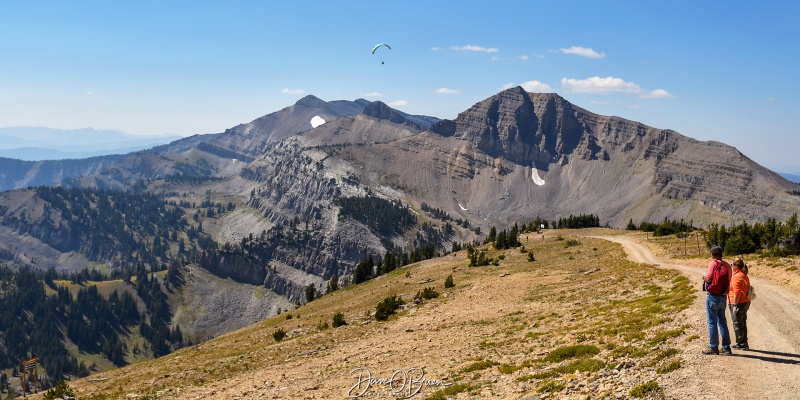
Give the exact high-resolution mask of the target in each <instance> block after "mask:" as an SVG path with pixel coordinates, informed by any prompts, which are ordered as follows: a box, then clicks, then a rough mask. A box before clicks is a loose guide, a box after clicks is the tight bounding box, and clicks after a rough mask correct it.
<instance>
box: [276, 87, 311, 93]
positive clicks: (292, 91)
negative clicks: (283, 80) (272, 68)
mask: <svg viewBox="0 0 800 400" xmlns="http://www.w3.org/2000/svg"><path fill="white" fill-rule="evenodd" d="M303 92H305V90H303V89H289V88H283V90H281V93H286V94H302V93H303Z"/></svg>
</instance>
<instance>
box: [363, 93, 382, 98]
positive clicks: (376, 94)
mask: <svg viewBox="0 0 800 400" xmlns="http://www.w3.org/2000/svg"><path fill="white" fill-rule="evenodd" d="M364 97H367V98H369V97H383V93H378V92H369V93H364Z"/></svg>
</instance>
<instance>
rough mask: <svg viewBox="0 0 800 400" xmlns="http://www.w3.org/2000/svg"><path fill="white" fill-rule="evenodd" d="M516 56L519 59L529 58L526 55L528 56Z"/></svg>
mask: <svg viewBox="0 0 800 400" xmlns="http://www.w3.org/2000/svg"><path fill="white" fill-rule="evenodd" d="M518 58H519V59H520V60H527V59H529V58H530V57H528V56H519V57H518Z"/></svg>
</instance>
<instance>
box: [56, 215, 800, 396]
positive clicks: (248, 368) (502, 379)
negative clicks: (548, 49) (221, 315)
mask: <svg viewBox="0 0 800 400" xmlns="http://www.w3.org/2000/svg"><path fill="white" fill-rule="evenodd" d="M619 233H620V232H618V231H611V230H592V231H580V232H578V231H561V232H551V233H547V234H546V235H545V237H544V239H542V237H541V236H540V235H530V236H528V237H526V238H524V239H523V244H524V245H525V247H526V249H527V250H528V251H531V252H533V254H535V258H536V261H534V262H530V261H528V256H527V253H524V252H522V251H520V249H519V248H517V249H509V250H488V251H487V256H489V257H491V258H494V259H499V258H500V256H503V259H502V260H500V261H499V266H486V267H477V268H476V267H469V266H468V264H469V263H468V260H467V259H466V254H465V253H463V252H462V253H457V254H454V255H449V256H446V257H443V258H440V259H435V260H429V261H426V262H423V263H420V264H417V265H414V266H410V267H407V268H403V269H401V270H398V271H395V272H393V273H390V274H387V275H384V276H381V277H379V278H377V279H374V280H372V281H370V282H368V283H366V284H362V285H357V286H352V287H349V288H346V289H344V290H340V291H337V292H334V293H333V294H329V295H326V296H324V297H322V298H320V299H317V300H315V301H313V302H311V303H309V304H306V305H304V306H302V307H300V308H297V309H293V310H290V311H288V312H284V313H283V314H282V315H280V316H278V317H275V318H271V319H268V320H265V321H263V322H260V323H257V324H255V325H252V326H250V327H247V328H244V329H242V330H239V331H236V332H232V333H230V334H227V335H223V336H221V337H219V338H216V339H213V340H210V341H208V342H205V343H202V344H200V345H197V346H193V347H190V348H187V349H183V350H181V351H179V352H176V353H174V354H171V355H168V356H165V357H162V358H160V359H157V360H154V361H151V362H148V363H143V364H139V365H132V366H129V367H125V368H122V369H119V370H115V371H110V372H107V373H103V374H98V375H93V376H91V377H89V378H87V379H84V380H80V381H73V382H71V383H70V384H71V386H72V387H73V388H75V391H76V394H77V395H78V397H79V398H86V399H117V398H131V399H156V398H157V399H253V398H267V399H292V398H297V399H332V398H359V397H360V398H371V397H389V398H404V397H405V398H420V399H423V398H459V399H460V398H476V399H477V398H502V399H543V398H566V399H570V398H573V399H587V398H591V399H595V398H631V397H634V396H637V395H641V396H643V397H644V398H678V399H683V398H720V397H722V398H728V397H736V395H734V394H733V393H731V390H732V389H731V388H732V387H738V386H742V387H746V388H747V392H746V395H747V396H748V397H754V398H792V397H794V394H795V393H798V392H800V391H798V383H797V379H796V378H797V363H798V362H800V347H798V342H797V340H798V339H797V337H796V335H795V334H794V333H796V332H798V331H800V325H798V322H797V321H798V318H797V316H796V310H798V309H800V308H798V307H797V305H798V304H799V303H798V300H797V292H796V291H792V290H787V289H785V286H784V285H782V284H778V283H774V282H773V281H771V280H769V279H767V278H766V277H763V278H762V277H761V276H760V275H758V274H757V273H756V271H760V270H761V268H759V267H754V272H753V283H754V285H757V286H758V287H759V288H761V289H762V291H761V292H760V293H759V296H760V297H759V299H757V300H756V301H757V303H755V304H754V305H753V308H751V315H750V318H751V319H750V321H751V324H750V326H751V342H750V344H751V346H752V347H753V348H754V350H753V351H750V352H747V353H745V352H736V354H735V356H734V357H723V356H702V355H701V354H700V350H701V349H702V348H703V346H705V344H706V342H707V331H706V325H705V314H704V308H703V305H702V301H703V297H702V296H701V294H702V292H700V291H699V290H697V288H698V287H699V285H695V282H696V281H697V274H699V273H700V272H699V271H701V270H702V268H701V267H700V266H691V265H683V264H697V265H702V264H703V263H704V260H703V259H700V258H697V259H689V260H682V261H677V260H675V259H670V260H668V262H665V263H664V264H662V265H661V268H657V267H654V266H653V265H652V264H655V263H657V262H658V261H657V260H656V259H655V257H664V259H666V257H667V256H670V254H669V251H665V250H663V246H657V245H656V246H654V245H653V244H652V243H651V244H648V242H647V241H646V240H643V238H637V237H635V236H633V237H631V236H628V237H620V236H619ZM588 235H594V236H612V235H613V236H614V237H613V238H607V239H614V240H617V241H619V242H621V243H622V244H623V245H624V247H625V251H623V248H622V246H620V245H619V244H618V243H614V242H612V241H610V240H607V239H600V238H590V237H586V236H588ZM626 252H627V253H626ZM653 252H655V253H656V255H655V256H654V255H653ZM629 256H630V257H631V259H632V260H634V261H637V262H639V263H632V262H630V261H629V260H628V257H629ZM643 263H645V264H643ZM773 270H776V269H775V268H769V269H764V272H759V273H761V274H766V273H768V272H770V271H773ZM789 272H791V271H789ZM447 275H452V276H453V279H454V283H455V287H454V288H449V289H445V288H444V286H443V282H444V280H445V278H446V277H447ZM682 275H686V276H687V277H688V278H689V279H687V278H684V277H682ZM789 277H791V275H789ZM778 281H779V279H778V280H776V282H778ZM427 287H431V288H434V289H435V290H436V291H437V292H439V294H440V296H439V297H437V298H432V299H427V300H424V301H421V302H414V297H415V294H416V293H418V292H420V291H421V290H423V289H424V288H427ZM394 294H396V295H399V296H401V298H402V299H403V300H404V301H405V303H406V304H405V305H404V306H403V307H401V309H400V311H399V313H398V314H396V315H394V316H392V317H390V318H389V320H388V321H385V322H379V321H375V319H374V317H372V314H373V313H374V311H375V308H376V304H378V303H379V302H380V301H381V300H383V299H385V298H386V297H387V296H389V295H394ZM782 309H783V315H778V314H775V313H776V312H778V310H782ZM791 309H794V310H795V311H790V310H791ZM337 312H341V313H343V316H344V317H345V319H346V321H347V322H348V325H346V326H342V327H338V328H333V327H331V322H332V316H333V314H335V313H337ZM289 315H291V317H289ZM281 330H282V331H284V332H285V333H286V336H285V338H284V339H283V340H281V341H276V340H275V337H274V334H275V333H276V332H278V331H281ZM404 378H405V379H404ZM437 396H439V397H437Z"/></svg>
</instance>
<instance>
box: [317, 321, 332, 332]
mask: <svg viewBox="0 0 800 400" xmlns="http://www.w3.org/2000/svg"><path fill="white" fill-rule="evenodd" d="M330 327H331V326H330V325H328V321H323V322H320V323H318V324H317V330H320V331H324V330H326V329H328V328H330Z"/></svg>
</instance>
